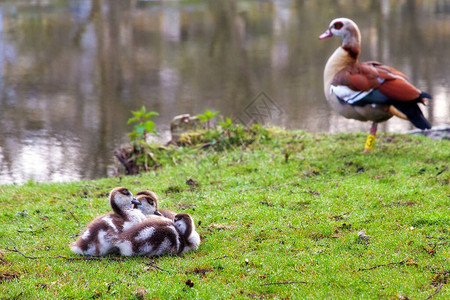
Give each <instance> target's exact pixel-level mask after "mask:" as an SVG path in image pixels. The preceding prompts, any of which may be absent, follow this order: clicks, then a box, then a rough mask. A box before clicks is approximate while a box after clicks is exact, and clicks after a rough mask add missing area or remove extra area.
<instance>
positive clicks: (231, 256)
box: [214, 255, 236, 260]
mask: <svg viewBox="0 0 450 300" xmlns="http://www.w3.org/2000/svg"><path fill="white" fill-rule="evenodd" d="M227 257H231V258H236V256H233V255H225V256H221V257H217V258H214V260H219V259H222V258H227Z"/></svg>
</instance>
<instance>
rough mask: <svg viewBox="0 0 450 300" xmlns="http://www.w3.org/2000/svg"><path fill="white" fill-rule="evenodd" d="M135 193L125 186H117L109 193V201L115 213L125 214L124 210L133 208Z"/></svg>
mask: <svg viewBox="0 0 450 300" xmlns="http://www.w3.org/2000/svg"><path fill="white" fill-rule="evenodd" d="M133 200H135V199H134V198H133V194H132V193H131V192H130V191H129V190H128V189H127V188H124V187H116V188H114V189H112V191H111V192H110V193H109V203H110V205H111V208H112V209H113V211H114V212H115V213H118V214H120V215H123V214H124V211H125V210H127V209H130V208H131V205H132V201H133Z"/></svg>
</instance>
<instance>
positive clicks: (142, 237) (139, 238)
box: [136, 227, 155, 241]
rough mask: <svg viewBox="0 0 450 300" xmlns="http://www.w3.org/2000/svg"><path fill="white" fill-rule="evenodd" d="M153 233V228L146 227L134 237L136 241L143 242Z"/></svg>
mask: <svg viewBox="0 0 450 300" xmlns="http://www.w3.org/2000/svg"><path fill="white" fill-rule="evenodd" d="M154 233H155V228H154V227H146V228H144V229H142V230H141V231H140V232H139V234H138V235H137V237H136V241H143V240H146V239H148V238H150V237H151V236H152V235H153V234H154Z"/></svg>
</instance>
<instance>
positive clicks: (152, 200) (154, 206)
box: [136, 190, 177, 220]
mask: <svg viewBox="0 0 450 300" xmlns="http://www.w3.org/2000/svg"><path fill="white" fill-rule="evenodd" d="M141 196H144V197H143V198H141ZM136 199H137V200H139V201H140V202H141V204H142V205H141V206H139V207H137V208H138V209H139V210H141V211H142V213H143V214H144V215H146V216H147V217H148V216H152V215H153V214H155V215H159V216H163V217H165V218H168V219H170V220H173V218H174V217H175V215H176V214H177V213H176V212H173V211H171V210H168V209H158V202H159V200H158V197H157V196H156V194H155V193H154V192H152V191H149V190H143V191H140V192H138V193H137V194H136Z"/></svg>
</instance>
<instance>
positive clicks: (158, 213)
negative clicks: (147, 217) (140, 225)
mask: <svg viewBox="0 0 450 300" xmlns="http://www.w3.org/2000/svg"><path fill="white" fill-rule="evenodd" d="M155 215H157V216H161V217H162V216H163V215H162V214H161V213H160V212H159V211H157V210H155Z"/></svg>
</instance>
